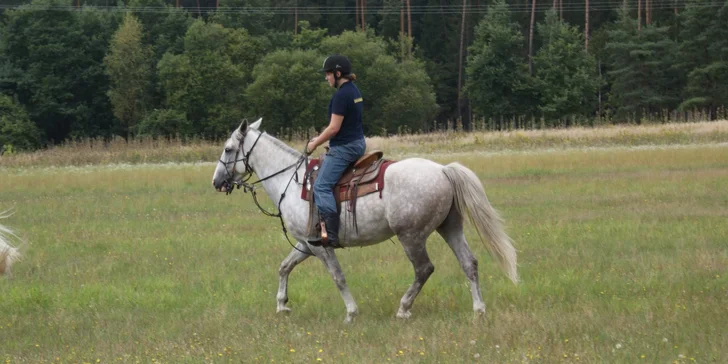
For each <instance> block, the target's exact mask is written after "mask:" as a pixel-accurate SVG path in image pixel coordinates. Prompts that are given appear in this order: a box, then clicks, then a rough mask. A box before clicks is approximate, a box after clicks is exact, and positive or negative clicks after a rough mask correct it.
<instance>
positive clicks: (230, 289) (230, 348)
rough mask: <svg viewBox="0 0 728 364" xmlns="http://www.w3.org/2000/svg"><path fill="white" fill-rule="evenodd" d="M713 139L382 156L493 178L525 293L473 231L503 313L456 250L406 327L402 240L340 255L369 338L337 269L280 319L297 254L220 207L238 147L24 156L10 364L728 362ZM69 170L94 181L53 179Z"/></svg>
mask: <svg viewBox="0 0 728 364" xmlns="http://www.w3.org/2000/svg"><path fill="white" fill-rule="evenodd" d="M714 125H717V126H716V127H714V128H713V129H710V128H708V129H710V130H707V131H706V130H705V129H704V128H703V127H702V126H701V127H700V128H697V127H696V128H693V129H690V128H687V129H679V130H674V129H669V128H668V129H665V130H657V131H656V132H654V133H653V132H645V133H641V132H631V131H630V129H628V128H627V129H624V130H619V131H616V132H613V130H612V129H610V130H612V131H610V130H606V131H603V132H601V134H600V133H599V132H598V131H597V132H595V133H591V134H590V132H584V134H579V132H568V131H555V132H553V133H540V132H539V133H535V132H534V133H531V134H529V133H525V132H524V133H521V134H518V133H515V134H497V133H493V134H483V135H480V136H478V135H476V136H472V135H467V136H463V135H459V134H456V133H453V134H443V137H442V138H440V139H439V140H437V139H428V138H431V137H427V136H421V137H420V139H417V137H416V136H412V137H409V138H402V139H392V140H388V139H375V140H372V143H371V144H372V145H376V146H377V147H380V148H381V149H384V150H385V152H387V153H388V154H389V155H390V156H394V157H396V158H397V159H401V158H406V157H408V156H418V157H425V158H431V159H434V160H436V161H438V162H441V163H450V162H452V161H459V162H461V163H462V164H464V165H466V166H467V167H469V168H471V169H473V170H474V171H475V172H476V173H477V174H478V176H479V177H480V178H481V180H482V182H483V184H484V186H485V188H486V192H487V195H488V197H489V199H490V201H491V203H492V204H493V206H495V207H496V209H498V210H499V211H500V212H501V214H502V215H503V217H504V219H505V221H506V227H507V231H508V233H509V234H510V236H511V237H512V238H513V240H514V241H515V244H516V248H517V249H518V251H519V256H518V259H519V271H520V275H521V279H522V282H521V283H520V284H519V285H514V284H512V283H511V282H510V281H509V280H508V279H507V278H506V277H505V276H504V275H503V274H502V272H500V271H499V269H498V267H497V265H496V264H495V262H494V261H493V260H492V259H491V258H490V257H489V256H488V253H487V250H486V248H485V246H484V245H483V244H482V243H481V242H480V241H479V239H478V235H477V232H476V231H475V229H474V228H473V226H472V225H469V224H468V225H466V226H467V230H466V234H467V237H468V239H469V242H470V245H471V247H472V248H473V250H474V252H475V254H476V256H477V257H478V259H479V262H480V265H479V266H480V278H481V283H482V285H483V290H484V291H483V296H484V297H483V298H484V299H485V301H486V304H487V312H486V314H485V315H482V316H475V315H474V314H473V312H472V301H471V298H470V293H469V286H468V281H467V279H466V278H465V276H464V274H463V273H462V271H461V270H460V267H459V265H458V263H457V260H456V259H455V257H454V256H453V254H452V252H451V251H450V250H449V248H448V247H447V246H446V244H445V243H444V241H443V240H442V239H441V238H440V237H439V236H437V235H436V234H435V235H433V236H431V238H430V240H429V242H428V251H429V253H430V256H431V258H432V260H433V263H434V264H435V273H434V274H433V275H432V277H431V278H430V280H429V281H428V282H427V284H426V285H425V287H424V289H423V291H422V293H421V294H420V296H419V297H418V298H417V300H416V301H415V304H414V307H413V309H412V318H411V319H409V320H406V321H403V320H399V319H396V318H395V314H396V311H397V307H398V304H399V300H400V298H401V296H402V295H403V294H404V292H405V291H406V289H407V287H408V286H409V284H410V283H411V281H412V279H413V272H412V266H411V264H410V263H409V261H408V260H407V258H406V256H405V254H404V252H403V251H402V249H401V247H400V246H399V244H398V242H397V241H396V239H394V241H392V242H390V241H385V242H383V243H381V244H379V245H376V246H372V247H367V248H353V249H344V250H338V251H337V255H338V257H339V259H340V262H341V264H342V267H343V269H344V273H345V274H346V277H347V283H348V284H349V287H350V289H351V291H352V294H353V295H354V298H355V299H356V300H357V303H358V305H359V310H360V315H359V317H358V318H357V319H356V321H355V322H354V323H353V324H344V323H343V319H344V316H345V308H344V305H343V302H342V300H341V298H340V296H339V293H338V291H337V289H336V287H335V286H334V284H333V282H332V281H331V278H330V277H329V275H328V273H327V272H326V270H325V269H324V267H323V265H322V264H321V263H320V262H319V261H318V260H317V259H316V258H310V259H308V260H307V261H305V262H304V263H302V264H301V265H299V266H298V267H297V268H296V269H295V270H294V271H293V273H292V274H291V279H290V282H289V296H290V303H289V305H290V307H291V308H292V309H293V312H292V313H291V314H290V315H288V316H283V315H277V314H276V313H275V308H276V299H275V295H276V291H277V288H278V267H279V265H280V263H281V261H282V260H283V259H284V258H285V256H286V255H287V254H288V252H289V251H290V250H291V247H290V246H289V245H288V243H287V242H286V240H285V238H284V236H283V234H282V232H281V229H280V225H279V222H278V220H277V219H273V218H269V217H266V216H264V215H263V214H261V213H260V212H259V211H258V209H257V207H256V206H255V205H254V203H253V201H252V199H251V197H250V196H249V195H246V194H243V192H242V190H238V191H235V193H233V194H232V195H230V196H226V195H225V194H221V193H217V192H215V191H214V190H213V188H212V186H211V185H210V180H211V177H212V173H213V170H214V168H215V164H214V162H212V161H214V160H216V158H217V157H218V155H219V152H220V147H217V146H212V145H207V146H202V147H199V148H197V149H195V150H194V151H193V152H190V151H189V150H186V151H184V152H183V153H182V154H184V156H187V157H184V158H177V159H175V158H170V160H169V161H170V162H183V163H164V162H165V161H164V158H163V154H164V153H163V151H164V149H163V148H162V147H158V146H154V147H150V149H148V150H142V151H141V152H135V153H141V154H144V153H147V152H148V154H149V155H154V156H155V157H154V158H153V159H152V160H151V162H154V163H149V162H150V160H146V162H147V163H141V162H144V160H140V159H129V160H124V159H123V158H120V159H118V160H117V161H121V162H125V163H111V164H108V163H105V162H106V161H110V160H114V158H112V157H113V153H111V154H108V153H107V154H104V155H103V156H101V157H98V158H97V159H94V158H95V157H93V155H91V153H90V152H84V149H83V148H82V147H78V148H79V150H80V152H78V153H77V154H76V155H75V156H74V154H73V149H72V148H71V149H68V148H67V149H56V150H51V151H48V152H47V153H48V155H44V154H42V153H41V152H39V153H35V154H32V155H17V156H11V157H5V159H4V160H0V211H1V210H5V209H8V208H12V209H13V211H14V212H15V214H14V215H13V216H12V217H11V218H9V219H6V220H3V221H2V223H3V224H4V225H7V226H10V227H12V228H13V229H14V230H16V231H17V232H18V234H19V235H20V236H21V237H22V238H23V239H24V240H25V243H23V244H22V245H21V250H22V252H23V255H24V257H23V259H22V260H21V261H20V262H18V263H17V264H16V265H15V266H14V267H13V273H14V275H13V279H11V280H8V279H0V362H7V363H114V362H122V363H137V362H138V363H201V362H211V363H228V362H232V363H251V362H253V363H254V362H260V363H263V362H265V363H271V362H276V363H281V362H285V363H290V362H292V363H316V362H329V363H331V362H334V363H353V362H363V363H385V362H402V363H420V362H422V363H435V362H437V363H471V362H483V363H506V362H510V363H530V362H536V363H552V362H570V363H604V362H608V363H673V362H677V363H693V362H698V363H706V362H707V363H713V362H714V363H725V362H728V330H727V329H726V327H728V271H727V268H728V134H727V133H726V123H725V122H722V123H720V124H714ZM698 129H699V130H698ZM599 135H602V137H600V136H599ZM299 144H300V143H299ZM221 145H222V143H220V146H221ZM140 148H141V147H140ZM169 148H170V155H177V156H179V155H180V154H179V153H178V154H174V151H172V149H175V148H176V149H175V150H180V148H181V147H169ZM205 148H207V149H205ZM205 150H210V151H211V152H209V153H208V152H202V151H205ZM54 153H55V154H54ZM64 153H65V154H64ZM123 153H127V152H124V151H120V152H118V153H117V154H116V155H123ZM101 154H103V153H101ZM101 154H100V155H101ZM132 154H133V153H132ZM58 155H60V156H61V157H59V156H58ZM190 155H198V156H200V155H201V156H203V157H202V158H201V159H202V161H200V162H195V158H197V157H189V156H190ZM63 156H66V158H76V160H78V161H87V162H88V164H85V163H79V164H78V165H76V166H59V165H61V164H63V163H52V161H54V160H57V159H65V158H63ZM110 156H111V157H110ZM54 158H56V159H54ZM84 158H86V159H84ZM135 158H136V157H135ZM185 158H192V160H188V159H185ZM49 161H51V162H49ZM94 161H105V162H103V163H102V162H99V163H94ZM53 165H56V166H53ZM263 200H265V203H264V206H265V207H267V208H268V209H270V210H271V211H272V210H273V209H274V205H273V204H272V203H271V202H270V201H269V200H268V199H267V198H265V197H264V196H263Z"/></svg>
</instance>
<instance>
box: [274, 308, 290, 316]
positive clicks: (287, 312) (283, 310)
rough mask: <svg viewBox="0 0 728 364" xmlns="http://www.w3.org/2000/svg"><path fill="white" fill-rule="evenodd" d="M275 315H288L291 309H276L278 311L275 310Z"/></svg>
mask: <svg viewBox="0 0 728 364" xmlns="http://www.w3.org/2000/svg"><path fill="white" fill-rule="evenodd" d="M276 313H280V314H283V315H288V314H289V313H291V309H290V308H288V307H286V306H283V307H278V309H276Z"/></svg>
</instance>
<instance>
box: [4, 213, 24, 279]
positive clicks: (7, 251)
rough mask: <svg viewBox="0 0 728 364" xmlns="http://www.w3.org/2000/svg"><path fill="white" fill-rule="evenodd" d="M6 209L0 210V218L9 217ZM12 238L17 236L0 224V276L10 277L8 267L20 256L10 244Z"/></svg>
mask: <svg viewBox="0 0 728 364" xmlns="http://www.w3.org/2000/svg"><path fill="white" fill-rule="evenodd" d="M9 216H10V214H9V213H8V211H4V212H0V219H5V218H7V217H9ZM13 238H17V239H18V240H19V239H20V238H18V237H17V236H16V235H15V234H14V233H13V231H12V230H10V229H9V228H7V227H5V226H3V225H2V224H0V276H2V275H7V277H8V278H9V277H10V267H11V266H12V265H13V263H14V262H15V261H17V260H18V258H20V252H19V251H18V249H17V248H15V247H14V246H13V245H12V244H11V240H12V239H13Z"/></svg>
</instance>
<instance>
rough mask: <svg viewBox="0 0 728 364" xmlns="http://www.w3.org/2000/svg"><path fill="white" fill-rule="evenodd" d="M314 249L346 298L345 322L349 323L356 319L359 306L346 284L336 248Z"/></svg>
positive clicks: (342, 296)
mask: <svg viewBox="0 0 728 364" xmlns="http://www.w3.org/2000/svg"><path fill="white" fill-rule="evenodd" d="M313 250H314V253H315V254H316V256H317V257H318V258H319V259H321V261H322V262H323V263H324V265H325V266H326V269H327V270H328V271H329V274H331V278H333V279H334V283H336V288H338V289H339V293H341V298H342V299H344V304H345V305H346V319H345V320H344V322H345V323H349V322H352V321H354V317H356V315H357V314H358V313H359V308H358V307H357V306H356V302H355V301H354V297H352V295H351V292H349V287H348V286H347V285H346V279H345V278H344V273H343V272H342V270H341V265H340V264H339V260H338V259H336V253H334V249H333V248H330V247H328V248H314V249H313Z"/></svg>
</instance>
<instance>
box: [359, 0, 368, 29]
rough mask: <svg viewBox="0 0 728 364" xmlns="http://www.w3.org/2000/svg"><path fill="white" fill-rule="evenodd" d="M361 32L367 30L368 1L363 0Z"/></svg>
mask: <svg viewBox="0 0 728 364" xmlns="http://www.w3.org/2000/svg"><path fill="white" fill-rule="evenodd" d="M360 2H361V30H367V20H366V16H365V14H366V7H367V0H361V1H360Z"/></svg>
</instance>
